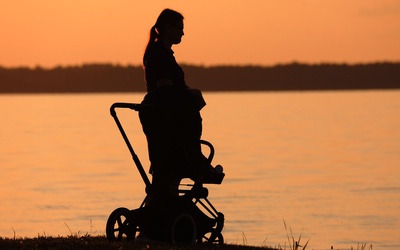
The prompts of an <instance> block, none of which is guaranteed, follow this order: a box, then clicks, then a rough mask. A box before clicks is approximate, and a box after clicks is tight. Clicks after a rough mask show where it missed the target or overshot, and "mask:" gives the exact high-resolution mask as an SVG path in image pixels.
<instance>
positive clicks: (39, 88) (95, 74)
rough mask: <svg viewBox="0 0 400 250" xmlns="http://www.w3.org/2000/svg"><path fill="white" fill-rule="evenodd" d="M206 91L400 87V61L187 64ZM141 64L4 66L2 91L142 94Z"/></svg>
mask: <svg viewBox="0 0 400 250" xmlns="http://www.w3.org/2000/svg"><path fill="white" fill-rule="evenodd" d="M182 68H183V70H184V71H185V77H186V82H187V84H188V85H190V86H191V87H194V88H199V89H201V90H203V91H255V90H280V91H281V90H282V91H283V90H341V89H344V90H346V89H398V88H400V63H389V62H385V63H370V64H356V65H347V64H315V65H310V64H300V63H291V64H285V65H275V66H270V67H262V66H213V67H203V66H194V65H183V66H182ZM144 91H146V86H145V81H144V73H143V69H142V67H141V66H119V65H112V64H86V65H81V66H67V67H55V68H51V69H44V68H40V67H36V68H25V67H20V68H3V67H0V93H64V92H70V93H74V92H144Z"/></svg>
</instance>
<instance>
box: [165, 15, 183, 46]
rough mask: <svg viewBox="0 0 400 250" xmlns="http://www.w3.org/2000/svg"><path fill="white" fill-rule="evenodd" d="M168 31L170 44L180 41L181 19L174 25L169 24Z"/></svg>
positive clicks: (181, 32) (181, 34) (181, 31)
mask: <svg viewBox="0 0 400 250" xmlns="http://www.w3.org/2000/svg"><path fill="white" fill-rule="evenodd" d="M168 33H169V36H170V39H171V42H172V44H179V43H180V42H181V41H182V36H183V35H184V34H185V33H184V32H183V21H180V22H178V23H176V24H174V25H169V27H168Z"/></svg>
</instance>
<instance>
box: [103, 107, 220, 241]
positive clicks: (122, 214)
mask: <svg viewBox="0 0 400 250" xmlns="http://www.w3.org/2000/svg"><path fill="white" fill-rule="evenodd" d="M117 108H123V109H131V110H134V111H137V112H139V111H143V109H146V108H152V107H149V105H146V104H136V103H114V104H113V105H112V106H111V108H110V113H111V116H112V117H113V118H114V120H115V122H116V124H117V126H118V128H119V131H120V133H121V135H122V137H123V139H124V141H125V143H126V145H127V147H128V149H129V151H130V153H131V155H132V158H133V161H134V163H135V165H136V167H137V169H138V171H139V173H140V175H141V177H142V179H143V181H144V184H145V191H146V196H145V198H144V200H143V202H142V203H141V205H140V207H139V208H137V209H133V210H130V209H128V208H124V207H120V208H117V209H115V210H114V211H113V212H112V213H111V214H110V216H109V218H108V220H107V224H106V236H107V239H108V240H109V241H122V240H135V239H138V240H139V239H141V238H145V239H150V240H156V241H165V242H171V243H181V244H192V243H206V244H223V243H224V239H223V236H222V233H221V231H222V229H223V227H224V215H223V214H222V213H221V212H218V211H217V210H216V208H215V207H214V206H213V205H212V204H211V202H210V201H209V200H208V199H207V197H208V190H207V188H205V187H204V186H203V184H211V183H212V184H221V183H222V180H223V178H224V175H225V174H223V173H221V174H219V175H218V178H216V179H214V180H212V181H194V183H193V184H182V183H181V184H180V185H179V189H178V192H179V194H178V195H176V196H174V197H171V198H170V199H169V200H168V202H166V203H163V205H161V206H160V205H156V206H154V205H151V204H152V199H153V198H154V197H155V193H154V189H153V186H152V183H151V182H150V180H149V178H148V176H147V174H146V172H145V170H144V168H143V166H142V164H141V162H140V160H139V158H138V156H137V155H136V153H135V151H134V149H133V147H132V145H131V143H130V142H129V139H128V137H127V135H126V133H125V131H124V129H123V127H122V125H121V122H120V121H119V119H118V117H117V113H116V109H117ZM200 143H201V144H202V145H205V146H206V147H208V149H209V155H208V160H209V162H211V161H212V159H213V157H214V147H213V145H212V144H211V143H210V142H208V141H205V140H201V141H200Z"/></svg>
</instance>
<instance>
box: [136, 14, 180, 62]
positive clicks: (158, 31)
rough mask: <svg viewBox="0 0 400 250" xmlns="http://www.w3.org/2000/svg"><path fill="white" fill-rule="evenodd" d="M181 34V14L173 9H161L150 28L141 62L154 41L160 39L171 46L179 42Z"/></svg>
mask: <svg viewBox="0 0 400 250" xmlns="http://www.w3.org/2000/svg"><path fill="white" fill-rule="evenodd" d="M183 35H184V33H183V15H182V14H181V13H179V12H177V11H175V10H171V9H165V10H163V11H162V12H161V13H160V15H159V16H158V18H157V21H156V23H155V24H154V25H153V27H151V29H150V38H149V42H148V44H147V47H146V51H145V54H144V57H143V63H145V58H146V56H147V54H148V52H149V48H150V47H151V46H152V45H153V44H154V43H155V42H157V41H161V42H164V43H165V44H167V45H168V46H171V45H172V44H178V43H180V42H181V39H182V36H183Z"/></svg>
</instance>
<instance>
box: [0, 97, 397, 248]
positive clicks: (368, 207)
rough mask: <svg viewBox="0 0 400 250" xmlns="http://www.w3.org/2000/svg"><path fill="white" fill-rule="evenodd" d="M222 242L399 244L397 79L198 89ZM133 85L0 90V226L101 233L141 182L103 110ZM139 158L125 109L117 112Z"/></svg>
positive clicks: (140, 144)
mask: <svg viewBox="0 0 400 250" xmlns="http://www.w3.org/2000/svg"><path fill="white" fill-rule="evenodd" d="M204 95H205V98H206V100H207V103H208V105H207V106H206V107H205V108H204V110H203V111H202V116H203V119H204V121H203V122H204V133H203V134H204V136H203V138H204V139H207V140H209V141H211V142H212V143H213V144H214V146H215V148H216V157H215V158H214V159H215V160H214V163H215V164H217V163H220V164H222V165H223V166H224V168H225V171H226V173H227V176H226V179H225V181H224V182H223V184H222V185H216V186H209V189H210V196H209V198H210V200H211V202H212V203H213V204H214V205H215V206H216V207H217V208H218V209H219V210H220V211H222V212H223V213H224V214H225V217H226V227H225V228H224V231H223V234H224V237H225V240H226V242H228V243H235V244H243V243H244V244H250V245H268V246H285V244H286V245H287V237H286V230H285V227H284V222H283V221H285V222H286V224H287V225H288V227H290V228H291V229H292V231H293V235H294V236H295V237H298V236H299V235H301V236H302V241H303V240H307V239H310V243H309V246H308V248H307V249H330V247H331V246H334V248H335V249H349V248H350V247H352V246H353V247H356V246H357V243H368V245H369V244H372V245H373V247H374V249H393V250H394V249H400V242H399V239H400V168H399V166H400V115H399V114H400V91H337V92H244V93H205V94H204ZM142 96H143V94H142V93H130V94H65V95H62V94H60V95H0V104H1V105H0V114H1V115H2V118H1V125H0V126H1V129H0V135H1V140H0V152H1V155H0V166H1V184H0V202H1V209H0V236H1V237H14V234H15V235H16V236H17V237H25V236H28V237H34V236H37V235H38V234H39V235H51V236H57V235H62V236H66V235H70V234H71V233H72V234H76V233H80V234H86V233H90V234H105V229H104V228H105V223H106V220H107V218H108V215H109V214H110V213H111V211H113V210H114V209H115V208H117V207H121V206H124V207H128V208H131V209H133V208H136V207H138V206H139V205H140V203H141V201H142V199H143V198H144V194H145V193H144V184H143V181H142V180H141V178H140V177H139V174H138V172H137V170H136V168H135V165H134V164H133V162H132V160H131V157H130V155H129V151H128V149H127V148H126V146H125V144H124V142H123V139H122V137H121V136H120V134H119V131H118V129H117V127H116V126H115V124H114V121H113V119H112V117H111V116H110V115H109V107H110V105H111V104H112V103H113V102H117V101H118V102H140V101H141V99H142ZM118 115H119V117H120V118H121V120H122V122H123V124H124V125H125V127H126V130H127V132H128V134H129V135H130V138H131V140H132V143H133V145H134V147H135V146H136V147H135V148H136V149H137V152H138V155H139V157H140V158H141V160H142V162H143V163H144V165H145V166H148V161H147V152H146V142H145V138H144V137H143V134H142V132H141V127H140V124H139V123H138V119H137V115H136V114H135V113H134V112H133V111H129V110H127V111H125V110H122V111H120V112H119V113H118Z"/></svg>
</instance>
